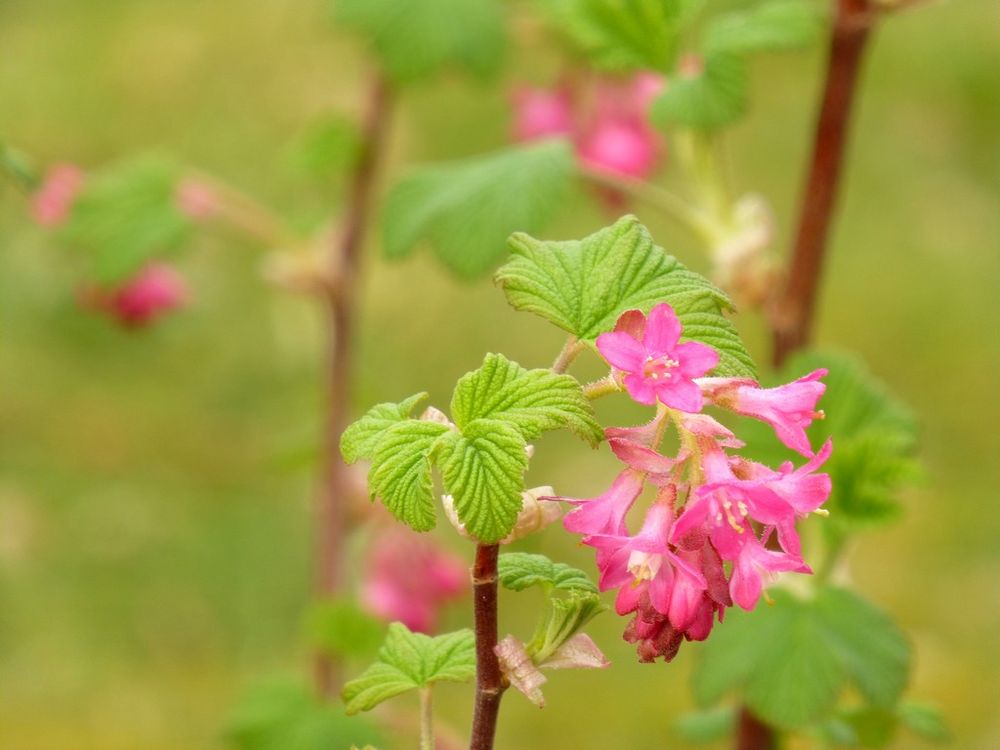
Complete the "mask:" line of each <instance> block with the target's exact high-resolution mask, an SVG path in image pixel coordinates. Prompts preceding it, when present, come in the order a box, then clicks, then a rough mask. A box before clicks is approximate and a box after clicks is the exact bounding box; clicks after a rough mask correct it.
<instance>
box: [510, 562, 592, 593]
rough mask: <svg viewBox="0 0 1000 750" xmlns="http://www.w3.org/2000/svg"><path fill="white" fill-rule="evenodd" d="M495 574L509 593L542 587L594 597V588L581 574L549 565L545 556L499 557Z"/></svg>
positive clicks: (559, 565) (582, 573)
mask: <svg viewBox="0 0 1000 750" xmlns="http://www.w3.org/2000/svg"><path fill="white" fill-rule="evenodd" d="M497 571H498V574H499V578H500V585H501V586H503V587H504V588H506V589H510V590H511V591H524V590H525V589H527V588H530V587H531V586H542V587H543V588H549V589H556V590H559V591H570V592H580V593H584V594H596V593H597V585H596V584H595V583H594V582H593V581H591V580H590V578H589V577H588V576H587V574H586V573H584V572H583V571H582V570H580V569H578V568H574V567H572V566H570V565H566V564H565V563H559V562H553V561H552V560H550V559H549V558H547V557H546V556H545V555H537V554H531V553H528V552H505V553H504V554H502V555H500V559H499V562H498V564H497Z"/></svg>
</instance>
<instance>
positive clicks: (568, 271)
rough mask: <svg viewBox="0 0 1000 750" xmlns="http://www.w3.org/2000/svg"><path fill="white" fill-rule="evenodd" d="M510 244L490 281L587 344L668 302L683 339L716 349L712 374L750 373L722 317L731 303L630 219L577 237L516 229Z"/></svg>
mask: <svg viewBox="0 0 1000 750" xmlns="http://www.w3.org/2000/svg"><path fill="white" fill-rule="evenodd" d="M510 247H511V252H512V254H513V256H514V257H513V258H511V260H509V261H508V262H507V263H506V264H505V265H504V266H503V267H501V268H500V270H499V271H498V272H497V274H496V280H497V282H498V283H499V284H500V285H501V286H502V287H503V290H504V293H505V294H506V295H507V300H508V302H510V304H511V305H512V306H513V307H514V308H515V309H517V310H526V311H528V312H533V313H535V314H537V315H540V316H542V317H543V318H546V319H547V320H549V321H550V322H552V323H553V324H555V325H556V326H558V327H560V328H562V329H563V330H565V331H568V332H569V333H571V334H573V335H574V336H576V337H577V338H580V339H583V340H588V341H593V340H594V339H595V338H596V337H597V336H598V335H599V334H600V333H603V332H604V331H609V330H611V329H612V328H613V327H614V324H615V322H616V320H617V319H618V316H619V315H621V313H623V312H624V311H626V310H629V309H633V308H638V309H641V310H643V311H644V312H648V311H649V309H650V308H652V307H653V306H654V305H655V304H657V303H659V302H669V303H670V304H671V305H672V306H673V308H674V310H675V311H676V312H677V315H678V317H679V318H680V320H681V322H682V323H683V325H684V338H685V339H692V340H695V341H701V342H703V343H706V344H708V345H709V346H712V347H714V348H716V349H717V350H718V352H719V357H720V359H719V366H718V367H717V368H716V369H715V371H714V374H716V375H720V376H732V377H751V378H753V377H756V368H755V367H754V364H753V359H752V358H751V357H750V354H749V353H748V352H747V350H746V348H745V347H744V346H743V343H742V341H741V340H740V337H739V334H737V332H736V329H735V328H734V327H733V325H732V323H730V322H729V321H728V320H727V319H726V318H725V317H724V316H723V314H722V313H723V310H725V309H727V308H729V307H730V306H731V303H730V301H729V298H728V297H726V295H725V294H724V293H723V292H722V291H720V290H719V289H718V288H717V287H715V286H714V285H713V284H712V283H711V282H709V281H708V280H707V279H706V278H704V277H703V276H700V275H699V274H696V273H694V272H692V271H689V270H688V269H687V268H685V267H684V266H683V265H681V263H680V262H679V261H678V260H677V259H676V258H674V257H673V256H670V255H668V254H667V253H666V252H665V251H664V250H663V249H662V248H660V247H657V246H656V245H655V244H654V243H653V239H652V237H650V235H649V232H648V230H647V229H646V228H645V227H644V226H643V225H642V224H640V223H639V220H638V219H636V218H635V217H634V216H625V217H623V218H621V219H619V220H618V221H617V222H615V223H614V224H613V225H612V226H610V227H607V228H605V229H602V230H600V231H598V232H596V233H595V234H592V235H590V236H589V237H585V238H584V239H582V240H570V241H564V242H553V241H543V240H537V239H535V238H533V237H530V236H528V235H527V234H524V233H520V232H519V233H517V234H515V235H513V236H512V237H511V238H510Z"/></svg>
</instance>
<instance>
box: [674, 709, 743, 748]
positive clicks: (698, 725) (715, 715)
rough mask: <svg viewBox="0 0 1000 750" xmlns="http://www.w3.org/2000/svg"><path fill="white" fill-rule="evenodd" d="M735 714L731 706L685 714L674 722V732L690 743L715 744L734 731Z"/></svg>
mask: <svg viewBox="0 0 1000 750" xmlns="http://www.w3.org/2000/svg"><path fill="white" fill-rule="evenodd" d="M735 719H736V717H735V712H734V711H733V708H732V707H731V706H721V707H719V708H710V709H707V710H705V711H693V712H691V713H688V714H684V715H683V716H681V717H680V718H679V719H677V720H676V721H675V722H674V730H675V731H676V732H677V734H679V735H680V736H681V737H682V738H683V739H685V740H687V741H688V742H715V741H716V740H721V739H723V738H724V737H728V736H729V735H730V734H731V733H732V731H733V725H734V723H735Z"/></svg>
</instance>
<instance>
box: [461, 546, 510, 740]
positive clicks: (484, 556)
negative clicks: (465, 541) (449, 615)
mask: <svg viewBox="0 0 1000 750" xmlns="http://www.w3.org/2000/svg"><path fill="white" fill-rule="evenodd" d="M499 554H500V547H499V546H498V545H496V544H479V545H477V546H476V562H475V564H474V565H473V567H472V597H473V605H474V607H475V616H476V623H475V625H476V705H475V711H474V713H473V717H472V736H471V738H470V740H469V750H492V748H493V738H494V736H495V734H496V729H497V714H499V712H500V699H501V698H502V697H503V691H504V689H505V685H504V682H503V673H502V672H501V671H500V662H499V660H498V659H497V655H496V651H495V649H496V646H497V558H498V557H499Z"/></svg>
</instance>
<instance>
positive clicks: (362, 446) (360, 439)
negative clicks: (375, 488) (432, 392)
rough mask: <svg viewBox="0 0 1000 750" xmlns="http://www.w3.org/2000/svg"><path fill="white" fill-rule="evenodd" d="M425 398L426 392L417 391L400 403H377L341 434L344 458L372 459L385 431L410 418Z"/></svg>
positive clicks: (349, 460)
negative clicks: (414, 409)
mask: <svg viewBox="0 0 1000 750" xmlns="http://www.w3.org/2000/svg"><path fill="white" fill-rule="evenodd" d="M425 398H427V394H426V393H417V394H415V395H413V396H410V397H409V398H408V399H405V400H404V401H401V402H399V403H398V404H393V403H385V404H375V406H373V407H372V408H371V409H369V410H368V413H367V414H365V415H364V416H363V417H361V419H359V420H357V421H356V422H353V423H352V424H351V425H349V426H348V428H347V429H346V430H344V434H343V435H341V436H340V453H341V455H342V456H343V457H344V460H345V461H346V462H347V463H349V464H353V463H354V462H355V461H358V460H359V459H362V458H365V459H369V460H371V457H372V455H373V454H374V452H375V446H376V445H377V444H378V441H379V439H380V438H381V437H382V435H383V434H384V433H385V431H386V430H388V429H389V428H390V427H392V426H393V425H395V424H398V423H399V422H402V421H404V420H406V419H409V418H410V415H411V414H412V413H413V408H414V407H415V406H416V405H417V404H419V403H420V402H421V401H423V400H424V399H425Z"/></svg>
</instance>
